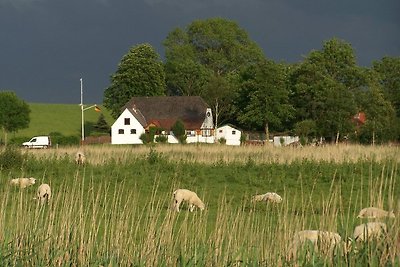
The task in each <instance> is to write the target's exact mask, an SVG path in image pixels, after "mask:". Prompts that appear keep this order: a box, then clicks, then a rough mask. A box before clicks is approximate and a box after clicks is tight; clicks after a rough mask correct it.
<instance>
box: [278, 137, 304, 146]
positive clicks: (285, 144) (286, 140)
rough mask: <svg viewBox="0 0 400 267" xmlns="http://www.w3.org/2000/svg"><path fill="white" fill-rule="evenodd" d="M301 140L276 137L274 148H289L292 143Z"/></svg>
mask: <svg viewBox="0 0 400 267" xmlns="http://www.w3.org/2000/svg"><path fill="white" fill-rule="evenodd" d="M299 140H300V139H299V137H298V136H274V146H277V147H278V146H282V143H281V142H282V141H283V146H287V145H289V144H291V143H294V142H298V141H299Z"/></svg>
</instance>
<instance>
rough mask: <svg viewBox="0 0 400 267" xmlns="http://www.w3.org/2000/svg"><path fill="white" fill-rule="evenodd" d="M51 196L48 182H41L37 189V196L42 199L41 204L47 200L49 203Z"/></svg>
mask: <svg viewBox="0 0 400 267" xmlns="http://www.w3.org/2000/svg"><path fill="white" fill-rule="evenodd" d="M50 198H51V189H50V186H49V185H48V184H41V185H40V186H39V187H38V190H37V198H36V199H38V200H40V204H44V203H46V202H47V204H49V201H50Z"/></svg>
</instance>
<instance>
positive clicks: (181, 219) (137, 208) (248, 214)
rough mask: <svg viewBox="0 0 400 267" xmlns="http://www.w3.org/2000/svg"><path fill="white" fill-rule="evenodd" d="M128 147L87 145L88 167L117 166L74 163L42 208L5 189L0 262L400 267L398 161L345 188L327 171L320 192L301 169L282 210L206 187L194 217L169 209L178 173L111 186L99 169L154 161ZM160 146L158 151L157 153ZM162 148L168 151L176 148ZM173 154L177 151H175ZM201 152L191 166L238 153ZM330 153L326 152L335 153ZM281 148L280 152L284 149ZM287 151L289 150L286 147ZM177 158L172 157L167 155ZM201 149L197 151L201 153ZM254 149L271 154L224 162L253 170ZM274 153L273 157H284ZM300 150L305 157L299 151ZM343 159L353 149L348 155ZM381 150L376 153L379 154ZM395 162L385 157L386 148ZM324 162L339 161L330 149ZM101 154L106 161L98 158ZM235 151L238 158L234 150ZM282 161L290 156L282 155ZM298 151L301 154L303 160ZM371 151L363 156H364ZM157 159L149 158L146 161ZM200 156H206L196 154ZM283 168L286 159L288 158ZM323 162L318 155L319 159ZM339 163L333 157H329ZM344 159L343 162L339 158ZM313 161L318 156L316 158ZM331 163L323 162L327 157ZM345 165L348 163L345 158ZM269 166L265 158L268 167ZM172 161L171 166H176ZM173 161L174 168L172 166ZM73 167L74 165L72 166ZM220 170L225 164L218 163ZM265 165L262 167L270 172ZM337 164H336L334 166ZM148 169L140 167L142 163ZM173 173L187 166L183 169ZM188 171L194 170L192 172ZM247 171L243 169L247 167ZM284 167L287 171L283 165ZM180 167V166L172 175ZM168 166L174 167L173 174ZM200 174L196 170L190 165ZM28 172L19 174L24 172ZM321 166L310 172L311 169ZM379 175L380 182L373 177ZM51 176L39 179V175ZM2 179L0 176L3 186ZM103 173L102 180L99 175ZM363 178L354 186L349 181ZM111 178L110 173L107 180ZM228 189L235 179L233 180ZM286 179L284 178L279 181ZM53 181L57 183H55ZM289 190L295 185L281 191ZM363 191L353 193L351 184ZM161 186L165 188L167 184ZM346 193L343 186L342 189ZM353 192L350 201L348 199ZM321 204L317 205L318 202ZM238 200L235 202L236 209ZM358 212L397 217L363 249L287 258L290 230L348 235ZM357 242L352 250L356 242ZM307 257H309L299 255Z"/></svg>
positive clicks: (0, 202)
mask: <svg viewBox="0 0 400 267" xmlns="http://www.w3.org/2000/svg"><path fill="white" fill-rule="evenodd" d="M135 149H136V147H135V148H131V147H130V148H127V147H121V148H117V149H116V150H115V151H114V152H112V150H111V148H109V147H95V148H90V150H89V149H87V154H88V155H89V159H90V160H89V162H90V164H94V165H102V164H108V163H107V162H106V161H107V160H111V161H113V162H114V163H115V165H106V167H105V168H104V169H102V168H101V167H100V166H99V167H98V168H99V169H100V173H97V172H95V171H94V170H92V171H91V172H89V171H88V170H89V168H88V167H78V168H76V169H75V171H74V172H73V173H74V175H73V177H71V176H70V174H64V176H63V175H62V173H61V172H60V173H57V181H56V180H55V179H56V178H53V179H54V180H50V184H51V185H52V187H53V199H52V200H51V202H50V204H49V205H44V206H41V205H40V204H39V203H37V202H36V201H34V200H33V197H34V195H35V189H36V187H29V188H26V190H20V189H18V188H14V187H10V186H7V185H6V184H4V183H3V185H4V188H3V190H2V194H1V195H0V209H1V211H2V213H1V217H0V265H1V266H249V265H250V266H291V265H295V264H298V265H307V264H308V265H311V266H312V265H319V266H367V265H368V266H385V265H386V266H399V265H400V259H399V257H400V255H399V250H400V247H399V246H400V244H399V243H398V242H399V240H398V238H399V237H400V229H399V225H400V224H399V217H400V214H399V206H398V205H399V204H398V201H399V198H398V197H399V195H398V191H397V190H398V177H399V174H398V169H397V166H398V165H397V162H396V161H393V160H390V161H387V162H386V161H385V162H383V164H381V165H378V166H381V167H380V169H379V170H378V172H377V171H376V170H373V168H375V167H374V166H376V165H372V164H370V165H369V166H371V167H370V169H367V170H363V172H361V173H360V174H357V175H355V176H352V177H353V179H352V180H349V181H346V183H343V182H342V181H341V179H342V177H339V176H338V175H337V174H336V173H333V174H332V176H331V177H328V178H329V180H330V181H331V182H330V186H329V188H328V189H327V190H324V191H319V187H318V183H320V181H319V180H317V179H315V180H313V182H312V183H310V181H309V180H307V179H305V178H304V177H303V176H302V175H304V174H305V172H304V171H303V172H302V173H300V174H298V180H297V181H296V183H297V186H298V188H299V190H295V191H293V190H292V191H290V193H289V191H288V193H284V194H283V197H284V202H283V203H281V204H280V205H274V204H260V203H259V204H253V203H250V202H249V201H248V198H245V197H243V196H240V194H244V193H245V192H243V190H242V191H239V192H235V196H236V197H235V198H233V197H232V194H231V192H230V189H231V188H230V187H229V184H228V185H226V187H225V188H226V189H225V191H223V190H218V192H215V191H213V190H212V188H211V186H212V185H216V184H212V183H209V184H208V186H210V187H207V186H205V187H202V189H204V190H203V191H202V193H201V194H199V196H200V197H201V198H202V199H203V200H205V202H206V204H207V208H206V210H205V211H203V212H200V211H198V210H196V211H195V212H193V213H191V212H188V211H187V210H185V209H183V210H182V211H181V212H180V213H176V212H174V211H172V209H171V208H170V207H171V203H172V199H171V193H170V192H172V191H173V189H174V188H176V187H178V186H181V185H182V181H181V180H179V179H178V178H177V177H175V178H173V179H171V180H170V181H169V183H168V184H167V185H165V184H163V183H164V181H163V180H162V178H161V177H163V176H162V175H163V174H162V172H163V169H160V170H157V167H156V165H151V166H153V169H154V168H155V169H156V170H155V171H154V172H149V171H146V170H145V172H146V175H152V177H148V179H150V180H151V181H152V185H151V190H150V191H147V190H146V189H144V188H143V187H141V186H140V185H139V184H136V185H132V184H129V186H128V181H127V180H126V179H122V180H121V181H119V182H114V181H113V180H112V179H113V177H111V178H110V177H107V175H106V174H103V175H101V172H104V173H105V171H106V169H107V168H108V167H107V166H114V167H115V168H118V166H119V167H123V164H124V163H126V164H128V165H129V166H132V165H130V164H132V160H133V161H134V159H132V157H136V156H137V157H139V156H138V155H142V157H149V155H150V157H152V156H151V154H150V153H149V150H148V149H145V148H137V149H138V150H140V149H143V150H142V151H141V152H138V151H136V150H135ZM164 149H165V150H164ZM169 149H174V150H173V151H171V150H169ZM175 149H176V150H178V151H176V150H175ZM186 149H189V147H186V146H182V147H181V148H179V149H178V148H172V146H171V147H169V146H165V147H164V146H163V147H160V148H158V147H157V153H158V154H156V157H158V156H160V155H165V156H160V157H161V159H156V161H157V160H162V159H164V158H165V157H166V158H167V161H169V160H172V161H177V162H180V161H184V160H185V157H183V156H182V155H186V153H188V154H187V155H190V154H191V153H193V155H194V152H193V149H195V148H194V147H191V148H190V149H192V150H186ZM196 149H197V150H198V152H199V154H200V155H194V156H193V157H191V158H189V159H188V160H189V161H192V160H193V161H194V162H202V160H204V159H205V157H206V154H207V153H208V154H213V153H215V155H214V156H213V157H214V160H215V161H214V164H216V163H218V164H226V163H221V162H220V160H221V159H220V158H219V157H220V156H221V155H222V154H223V153H227V154H229V153H228V152H232V153H235V149H232V150H231V149H230V148H226V149H227V150H223V151H224V152H217V151H215V152H213V151H214V150H213V149H214V148H209V147H205V148H203V147H200V148H196ZM335 149H336V148H332V151H335ZM71 151H72V149H70V150H61V149H59V150H55V151H54V150H40V151H35V152H32V153H35V157H39V158H40V157H44V160H45V162H53V164H57V163H56V161H57V160H60V161H61V162H63V165H66V166H67V167H68V168H70V167H69V166H70V165H68V160H66V159H65V155H67V157H69V156H70V154H71V153H72V152H71ZM287 152H288V151H286V153H287ZM289 152H290V153H289V154H295V153H296V152H295V151H292V150H290V151H289ZM174 153H176V154H177V155H180V156H177V155H171V154H174ZM203 153H204V155H203ZM252 153H260V154H262V153H268V152H267V151H265V150H264V148H262V149H261V148H260V150H256V151H254V149H251V150H250V149H249V150H247V148H246V149H245V150H244V151H243V156H238V155H236V157H237V158H236V159H235V158H232V159H230V156H227V158H226V159H225V158H224V159H223V162H225V161H227V162H230V161H231V160H232V162H242V165H241V168H244V169H245V170H249V171H250V170H251V169H254V168H256V167H257V164H258V162H264V160H265V158H264V156H260V157H261V159H258V158H257V157H255V158H254V159H252V162H250V163H249V161H248V158H247V157H249V155H253V154H252ZM280 153H282V152H281V151H278V152H276V154H275V155H274V156H273V158H274V159H273V161H275V160H278V158H279V157H280V156H281V155H282V154H280ZM303 153H305V152H303ZM349 153H350V152H349ZM376 153H377V152H372V151H370V152H365V151H364V152H362V153H361V156H360V155H359V156H358V157H365V158H368V160H372V161H374V160H379V159H380V157H382V160H383V158H384V157H385V155H377V154H376ZM385 153H386V152H383V153H382V154H385ZM387 153H388V155H389V157H392V156H393V155H392V153H393V152H392V151H391V152H387ZM328 154H329V155H328V156H324V159H326V160H329V159H330V160H332V161H336V160H339V159H338V158H339V156H335V157H333V156H332V155H330V152H328ZM101 155H103V157H102V156H101ZM240 155H242V154H240ZM285 155H287V154H285ZM304 155H305V154H302V156H299V158H298V159H297V160H299V159H300V158H304V159H305V160H309V159H308V158H306V157H305V156H304ZM366 155H368V156H366ZM153 156H154V155H153ZM203 157H204V158H203ZM286 158H287V160H285V162H291V160H293V162H294V158H293V159H288V158H291V155H287V156H286ZM321 158H322V156H321ZM334 158H336V160H335V159H334ZM344 158H346V160H347V159H349V155H348V156H347V157H344V156H342V159H341V160H345V159H344ZM313 160H318V159H317V158H316V157H314V158H313ZM330 160H329V161H330ZM346 160H345V161H346ZM268 162H269V161H268ZM177 164H178V163H177ZM178 165H179V164H178ZM72 166H73V165H72ZM221 166H222V165H221ZM268 166H270V165H267V168H268ZM339 166H340V165H339ZM144 168H145V167H144ZM180 168H185V167H184V166H183V165H182V166H181V167H180ZM193 168H195V167H193ZM246 168H247V169H246ZM286 168H287V169H288V167H286ZM177 170H178V169H177ZM177 170H175V171H177ZM195 170H200V169H195ZM24 171H25V170H21V172H24ZM317 172H318V170H317V171H316V173H317ZM376 173H379V174H380V175H379V176H376ZM47 175H48V174H46V173H43V174H42V176H43V177H46V176H47ZM6 176H7V173H1V177H0V179H1V180H5V179H6ZM98 176H100V177H98ZM354 177H360V180H361V182H360V181H355V179H356V178H354ZM114 178H115V177H114ZM232 181H233V182H232V183H239V184H240V181H238V180H232ZM282 182H283V183H285V181H284V180H283V181H282ZM53 185H54V186H53ZM285 186H287V187H288V188H286V190H289V189H290V188H289V187H290V186H292V185H289V184H287V185H285ZM358 186H359V187H360V188H357V187H358ZM166 187H167V188H166ZM349 187H350V189H349ZM349 193H350V195H347V194H349ZM316 200H318V201H316ZM234 201H240V203H235V204H234V203H233V202H234ZM365 206H378V207H384V208H385V207H386V208H393V209H394V210H395V214H396V218H395V219H390V220H387V221H386V222H387V224H388V226H389V233H388V235H387V236H386V237H385V238H384V239H383V240H381V241H380V242H371V243H368V244H366V245H365V246H360V245H358V248H357V251H355V250H353V251H351V252H350V253H349V254H348V255H343V254H341V253H340V252H339V251H340V250H337V254H334V255H328V256H322V255H320V254H318V253H316V252H315V253H314V252H311V256H310V254H307V255H308V256H307V257H305V256H304V257H300V258H299V259H298V260H297V261H288V259H287V257H286V256H287V253H288V248H289V245H290V242H291V239H292V237H293V234H294V233H295V232H296V231H299V230H303V229H321V230H328V231H334V232H338V233H339V234H340V235H341V236H342V238H343V239H345V238H347V237H351V236H352V231H353V229H354V226H355V225H357V224H359V223H361V222H364V221H363V220H359V219H356V215H357V212H358V210H360V209H361V208H362V207H365ZM356 245H357V244H354V246H356ZM304 255H306V253H304Z"/></svg>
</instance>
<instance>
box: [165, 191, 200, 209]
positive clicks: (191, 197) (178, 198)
mask: <svg viewBox="0 0 400 267" xmlns="http://www.w3.org/2000/svg"><path fill="white" fill-rule="evenodd" d="M173 195H174V200H175V203H174V208H175V210H176V211H177V212H179V206H180V205H181V203H182V201H187V202H188V204H189V210H190V211H191V212H192V211H193V210H194V207H195V206H196V207H198V208H199V209H200V210H204V208H205V205H204V203H203V201H201V199H200V198H199V197H198V196H197V194H196V193H195V192H193V191H190V190H188V189H177V190H175V191H174V193H173Z"/></svg>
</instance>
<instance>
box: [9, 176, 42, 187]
mask: <svg viewBox="0 0 400 267" xmlns="http://www.w3.org/2000/svg"><path fill="white" fill-rule="evenodd" d="M35 183H36V179H35V178H33V177H30V178H15V179H11V180H10V184H11V185H15V186H19V187H20V188H26V187H28V186H31V185H34V184H35Z"/></svg>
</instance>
